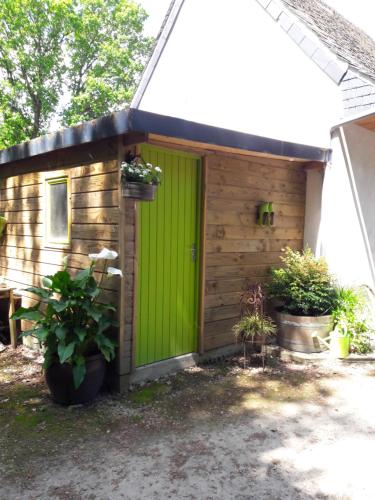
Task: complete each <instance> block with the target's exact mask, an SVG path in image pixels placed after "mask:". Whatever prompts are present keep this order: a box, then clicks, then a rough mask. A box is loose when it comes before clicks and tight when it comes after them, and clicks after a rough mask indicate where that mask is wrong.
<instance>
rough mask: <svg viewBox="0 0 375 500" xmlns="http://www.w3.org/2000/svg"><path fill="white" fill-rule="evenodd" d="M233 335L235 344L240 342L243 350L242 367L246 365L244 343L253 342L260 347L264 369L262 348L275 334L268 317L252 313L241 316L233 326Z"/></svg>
mask: <svg viewBox="0 0 375 500" xmlns="http://www.w3.org/2000/svg"><path fill="white" fill-rule="evenodd" d="M233 333H234V336H235V337H236V340H237V342H242V344H243V349H244V367H245V364H246V343H248V342H250V343H251V344H254V343H255V342H257V343H259V344H260V345H261V355H262V361H263V368H264V357H265V353H264V346H265V344H266V341H267V338H268V337H270V336H271V335H273V334H274V333H276V325H275V323H274V322H273V321H272V319H271V318H270V317H269V316H266V315H265V314H261V313H259V312H254V313H252V314H247V315H246V316H243V317H242V318H241V319H240V321H239V322H238V323H236V324H235V325H234V326H233Z"/></svg>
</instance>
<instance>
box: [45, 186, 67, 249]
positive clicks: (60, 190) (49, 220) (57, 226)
mask: <svg viewBox="0 0 375 500" xmlns="http://www.w3.org/2000/svg"><path fill="white" fill-rule="evenodd" d="M69 188H70V186H69V179H68V177H59V178H54V179H47V180H46V207H45V238H46V242H45V243H46V245H47V246H51V245H52V246H68V245H69V244H70V189H69Z"/></svg>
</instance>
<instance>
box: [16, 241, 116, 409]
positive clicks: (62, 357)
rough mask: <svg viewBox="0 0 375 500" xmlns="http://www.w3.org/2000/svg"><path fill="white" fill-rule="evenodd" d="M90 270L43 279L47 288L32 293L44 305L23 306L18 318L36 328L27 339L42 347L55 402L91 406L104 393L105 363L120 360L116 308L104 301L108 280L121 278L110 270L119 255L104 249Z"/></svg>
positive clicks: (34, 288) (28, 333)
mask: <svg viewBox="0 0 375 500" xmlns="http://www.w3.org/2000/svg"><path fill="white" fill-rule="evenodd" d="M89 257H90V258H91V264H90V266H89V267H88V268H87V269H83V270H82V271H79V272H78V273H76V274H75V275H74V276H72V275H71V274H70V273H69V272H68V270H67V259H65V261H64V268H63V270H61V271H58V272H56V273H55V274H54V275H52V276H46V277H44V278H43V279H42V287H31V288H28V289H27V291H28V292H31V293H33V294H35V295H37V296H38V297H39V298H40V302H39V303H38V304H37V305H36V306H33V307H28V308H24V307H21V308H19V309H18V310H17V311H16V312H15V313H14V315H13V318H14V319H21V320H28V321H32V322H33V323H34V326H33V327H32V328H31V329H30V330H27V331H25V332H23V334H22V335H23V336H29V335H30V336H33V337H36V338H37V339H38V341H39V342H40V344H41V345H42V347H43V354H44V364H43V367H44V369H45V375H46V382H47V385H48V387H49V389H50V391H51V395H52V398H53V400H54V401H55V402H57V403H61V404H77V403H86V402H88V401H90V400H91V399H93V398H94V397H95V396H96V395H97V393H98V392H99V390H100V388H101V386H102V384H103V380H104V375H105V370H106V363H107V362H109V361H111V360H112V359H113V358H114V356H115V346H116V343H115V341H114V340H113V339H112V338H111V336H110V334H109V333H108V332H110V328H111V327H113V326H116V321H115V320H114V319H113V313H114V312H115V307H114V306H112V305H109V304H103V303H101V302H100V292H101V286H102V282H103V280H104V279H105V277H106V276H112V275H120V276H121V275H122V273H121V271H120V270H119V269H116V268H114V267H110V266H108V260H113V259H115V258H117V253H116V252H114V251H112V250H107V249H103V250H102V251H101V252H100V253H99V254H90V255H89ZM102 259H103V260H104V261H105V262H104V269H103V273H102V278H101V281H100V283H98V282H97V280H96V278H95V277H94V271H95V266H96V263H97V261H98V260H102Z"/></svg>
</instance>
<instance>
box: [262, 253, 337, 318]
mask: <svg viewBox="0 0 375 500" xmlns="http://www.w3.org/2000/svg"><path fill="white" fill-rule="evenodd" d="M280 259H281V261H282V267H281V268H273V269H271V281H270V283H268V284H267V287H266V289H267V292H268V296H269V297H270V298H272V299H276V300H277V301H279V302H280V303H281V306H280V308H279V309H280V310H281V311H282V312H285V313H288V314H294V315H296V316H324V315H328V314H332V311H333V309H334V308H335V306H336V304H337V284H336V281H335V279H334V277H333V276H332V275H331V273H330V272H329V270H328V265H327V262H326V261H325V259H324V258H323V257H320V258H317V257H315V256H314V254H313V252H312V251H311V249H310V248H305V250H303V251H302V252H299V251H294V250H292V249H291V248H286V249H284V250H283V256H282V257H280Z"/></svg>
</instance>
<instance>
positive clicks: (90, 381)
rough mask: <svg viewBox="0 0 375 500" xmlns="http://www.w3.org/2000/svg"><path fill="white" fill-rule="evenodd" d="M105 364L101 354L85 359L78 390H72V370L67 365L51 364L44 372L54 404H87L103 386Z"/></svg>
mask: <svg viewBox="0 0 375 500" xmlns="http://www.w3.org/2000/svg"><path fill="white" fill-rule="evenodd" d="M105 370H106V362H105V359H104V357H103V355H102V354H94V355H93V356H87V357H86V375H85V378H84V379H83V382H82V384H81V385H80V386H79V387H78V389H75V388H74V382H73V370H72V366H71V365H70V364H68V363H64V364H61V363H53V364H52V365H51V366H50V367H49V368H47V370H46V382H47V385H48V388H49V390H50V391H51V396H52V399H53V400H54V401H55V403H60V404H62V405H72V404H82V403H88V402H89V401H91V400H92V399H94V398H95V396H96V395H97V394H98V392H99V390H100V388H101V386H102V385H103V381H104V375H105Z"/></svg>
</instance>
